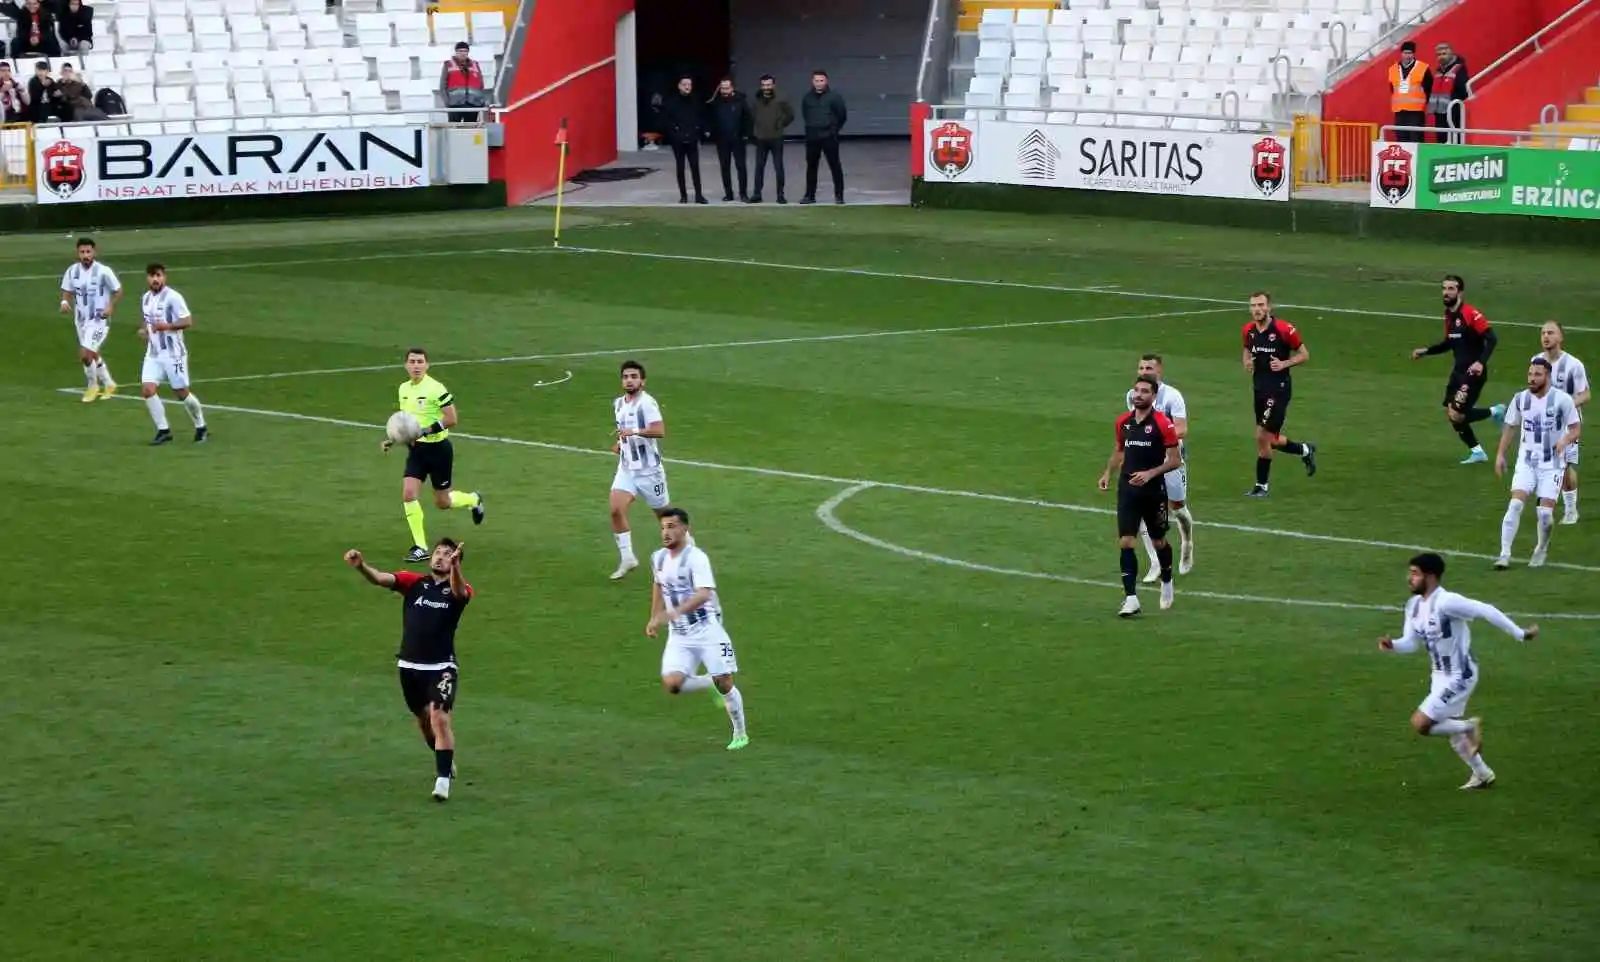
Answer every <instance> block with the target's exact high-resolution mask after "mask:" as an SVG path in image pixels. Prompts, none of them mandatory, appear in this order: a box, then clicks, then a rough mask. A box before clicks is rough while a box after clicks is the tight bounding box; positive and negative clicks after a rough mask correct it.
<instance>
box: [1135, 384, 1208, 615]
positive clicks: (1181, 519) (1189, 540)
mask: <svg viewBox="0 0 1600 962" xmlns="http://www.w3.org/2000/svg"><path fill="white" fill-rule="evenodd" d="M1162 373H1163V364H1162V361H1161V355H1159V354H1146V355H1144V356H1143V357H1141V358H1139V371H1138V374H1139V376H1140V377H1148V378H1152V379H1154V380H1155V382H1156V384H1157V385H1158V386H1157V387H1156V400H1155V409H1156V410H1157V411H1160V412H1161V413H1162V414H1165V415H1166V416H1167V420H1169V421H1171V422H1172V429H1173V430H1174V431H1176V432H1177V434H1178V442H1179V443H1178V457H1179V459H1180V463H1179V465H1178V469H1177V470H1176V471H1172V472H1169V473H1168V474H1167V475H1166V476H1165V478H1164V480H1165V481H1166V483H1167V509H1168V514H1169V515H1170V516H1171V517H1173V518H1176V519H1177V520H1178V574H1180V575H1186V574H1188V573H1189V572H1190V571H1191V570H1192V569H1193V568H1194V516H1193V515H1191V514H1190V513H1189V508H1188V506H1187V505H1186V504H1185V500H1186V499H1187V497H1188V491H1189V448H1188V444H1187V443H1186V442H1185V441H1184V439H1185V438H1187V437H1188V436H1189V406H1188V405H1187V404H1185V403H1184V400H1183V395H1182V394H1181V393H1179V391H1178V389H1177V388H1175V387H1173V386H1172V385H1171V384H1168V383H1167V382H1166V380H1165V379H1163V377H1162ZM1125 403H1126V404H1127V406H1128V410H1130V411H1132V410H1133V389H1132V388H1129V389H1128V396H1127V398H1126V399H1125ZM1139 540H1140V541H1141V542H1143V544H1144V551H1145V554H1146V555H1148V556H1149V558H1150V570H1149V571H1147V572H1145V576H1144V583H1145V584H1147V585H1153V584H1155V583H1156V582H1157V581H1160V580H1161V559H1160V558H1159V557H1158V556H1157V555H1156V545H1155V542H1154V541H1152V540H1150V530H1149V529H1148V528H1147V527H1145V525H1144V524H1143V522H1141V523H1140V525H1139Z"/></svg>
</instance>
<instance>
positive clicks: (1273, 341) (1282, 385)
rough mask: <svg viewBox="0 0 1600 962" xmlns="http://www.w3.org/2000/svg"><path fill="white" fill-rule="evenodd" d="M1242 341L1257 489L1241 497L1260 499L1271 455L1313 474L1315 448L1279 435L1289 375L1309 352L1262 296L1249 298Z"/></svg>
mask: <svg viewBox="0 0 1600 962" xmlns="http://www.w3.org/2000/svg"><path fill="white" fill-rule="evenodd" d="M1242 335H1243V338H1244V370H1245V373H1246V374H1249V375H1250V379H1251V381H1253V382H1254V385H1253V386H1254V388H1255V401H1256V483H1255V486H1254V487H1252V488H1251V489H1250V490H1249V491H1248V492H1246V496H1247V497H1251V498H1264V497H1266V496H1267V479H1268V477H1270V476H1271V474H1272V452H1274V451H1282V452H1283V453H1284V454H1292V455H1294V456H1295V457H1297V458H1299V459H1300V460H1301V462H1302V463H1304V464H1305V466H1306V475H1307V476H1310V475H1313V474H1316V473H1317V449H1316V446H1315V445H1313V444H1312V443H1311V442H1310V441H1305V442H1301V441H1291V440H1289V437H1288V435H1286V434H1284V433H1283V422H1284V419H1285V418H1286V417H1288V415H1289V399H1290V395H1291V393H1292V388H1293V383H1292V381H1291V379H1290V377H1289V369H1290V368H1293V367H1297V366H1299V365H1301V364H1304V363H1305V362H1307V361H1309V360H1311V352H1310V351H1309V350H1308V349H1307V348H1306V345H1305V342H1303V341H1301V340H1300V332H1299V331H1297V330H1295V328H1294V325H1293V324H1290V323H1289V322H1288V321H1285V320H1283V319H1282V318H1280V317H1277V316H1276V315H1274V314H1273V313H1272V295H1271V294H1268V293H1267V292H1266V291H1256V292H1255V293H1254V294H1251V295H1250V322H1249V323H1248V324H1246V325H1245V326H1244V331H1243V332H1242Z"/></svg>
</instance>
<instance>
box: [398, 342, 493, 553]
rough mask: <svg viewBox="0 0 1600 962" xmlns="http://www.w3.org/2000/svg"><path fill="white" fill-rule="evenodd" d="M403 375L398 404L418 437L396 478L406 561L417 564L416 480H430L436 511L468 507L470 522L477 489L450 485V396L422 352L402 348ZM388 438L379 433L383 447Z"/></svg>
mask: <svg viewBox="0 0 1600 962" xmlns="http://www.w3.org/2000/svg"><path fill="white" fill-rule="evenodd" d="M406 374H407V375H409V377H407V379H406V380H404V381H402V382H401V383H400V391H399V398H400V410H402V411H405V412H406V413H407V414H410V415H412V416H413V417H415V418H416V419H417V423H418V424H421V425H422V437H420V438H418V439H417V440H416V441H414V442H412V443H411V444H410V445H408V446H407V449H406V471H405V476H404V478H403V479H402V480H401V482H400V500H401V503H402V504H403V505H404V511H405V515H406V527H408V528H410V529H411V550H410V551H408V552H406V561H408V562H409V563H411V564H421V563H422V562H424V561H427V560H428V557H429V555H430V554H431V552H429V551H428V549H427V548H424V547H423V545H425V544H427V543H428V534H427V528H426V527H425V526H424V524H423V521H422V504H421V502H419V501H418V500H417V498H418V497H419V496H420V495H421V494H422V482H424V481H427V480H430V479H431V480H432V481H433V504H434V506H435V507H437V508H438V509H439V510H441V511H448V510H450V509H452V508H455V509H458V510H459V509H463V508H465V509H469V510H471V512H472V523H473V524H483V514H484V508H483V495H481V494H478V493H477V492H473V493H471V494H462V493H461V492H460V491H454V490H452V489H451V487H450V485H451V484H453V483H454V472H455V448H454V447H453V446H452V445H451V444H450V429H451V428H453V427H455V426H456V420H457V415H456V398H455V395H453V394H451V393H450V390H449V389H448V388H446V387H445V386H444V385H443V384H440V383H439V382H438V381H435V380H434V379H433V378H431V377H429V376H428V352H427V351H424V350H423V349H422V348H420V347H414V348H412V349H411V350H409V351H407V352H406ZM393 446H394V442H393V441H390V440H389V439H388V438H384V439H383V450H384V451H388V450H389V449H390V448H391V447H393Z"/></svg>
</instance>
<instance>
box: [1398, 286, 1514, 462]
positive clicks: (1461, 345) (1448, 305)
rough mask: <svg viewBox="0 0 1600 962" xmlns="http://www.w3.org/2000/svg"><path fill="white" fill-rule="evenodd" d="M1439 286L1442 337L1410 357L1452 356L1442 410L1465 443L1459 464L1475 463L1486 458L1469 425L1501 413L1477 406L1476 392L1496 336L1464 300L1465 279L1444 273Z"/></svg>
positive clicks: (1485, 378)
mask: <svg viewBox="0 0 1600 962" xmlns="http://www.w3.org/2000/svg"><path fill="white" fill-rule="evenodd" d="M1440 286H1441V290H1442V297H1443V300H1444V340H1442V341H1440V342H1438V343H1437V344H1430V345H1428V346H1427V347H1419V348H1417V349H1416V350H1414V351H1412V352H1411V359H1412V360H1413V361H1415V360H1417V359H1418V358H1423V357H1427V356H1429V355H1432V354H1446V353H1448V354H1449V355H1450V356H1451V357H1452V358H1453V364H1452V365H1451V368H1450V381H1449V383H1448V384H1446V385H1445V387H1444V413H1445V417H1447V418H1448V419H1449V420H1450V424H1451V426H1453V427H1454V428H1455V429H1456V434H1457V435H1458V436H1459V437H1460V438H1461V443H1462V444H1465V445H1466V446H1467V456H1466V457H1465V458H1463V459H1462V461H1461V463H1462V464H1478V463H1480V462H1483V461H1487V460H1489V456H1488V455H1487V454H1485V453H1484V452H1483V445H1481V444H1479V443H1478V435H1477V432H1475V431H1473V429H1472V425H1474V424H1476V423H1477V422H1479V421H1486V420H1488V419H1489V418H1499V417H1500V416H1501V415H1502V414H1503V413H1504V408H1503V407H1501V406H1500V405H1494V406H1493V407H1486V408H1481V407H1478V406H1477V405H1478V395H1480V394H1482V393H1483V386H1484V385H1485V384H1487V383H1488V381H1489V356H1490V355H1492V354H1493V353H1494V348H1495V345H1496V344H1498V343H1499V337H1498V336H1497V335H1496V334H1495V332H1494V328H1493V327H1491V326H1490V325H1489V319H1488V318H1487V317H1484V316H1483V312H1482V311H1480V310H1478V309H1477V308H1476V307H1473V306H1472V305H1471V304H1468V303H1467V302H1466V300H1464V295H1465V293H1466V290H1467V282H1466V281H1464V280H1462V279H1461V277H1460V275H1458V274H1446V275H1445V277H1444V281H1443V282H1442V283H1441V285H1440Z"/></svg>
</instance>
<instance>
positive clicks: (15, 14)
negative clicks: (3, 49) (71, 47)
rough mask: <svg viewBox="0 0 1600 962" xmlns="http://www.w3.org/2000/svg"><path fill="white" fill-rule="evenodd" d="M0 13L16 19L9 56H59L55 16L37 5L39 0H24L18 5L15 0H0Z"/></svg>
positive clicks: (59, 46)
mask: <svg viewBox="0 0 1600 962" xmlns="http://www.w3.org/2000/svg"><path fill="white" fill-rule="evenodd" d="M0 13H3V14H5V15H6V16H8V17H10V18H11V19H12V20H14V21H16V24H17V27H16V30H14V31H13V33H14V36H13V37H12V38H11V56H13V57H24V56H37V55H39V54H43V55H44V56H46V57H59V56H61V42H60V41H59V40H57V39H56V24H55V18H54V17H52V16H50V12H49V11H48V10H44V9H42V8H40V6H39V0H25V6H22V7H18V6H17V4H16V2H15V0H3V2H0Z"/></svg>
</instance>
